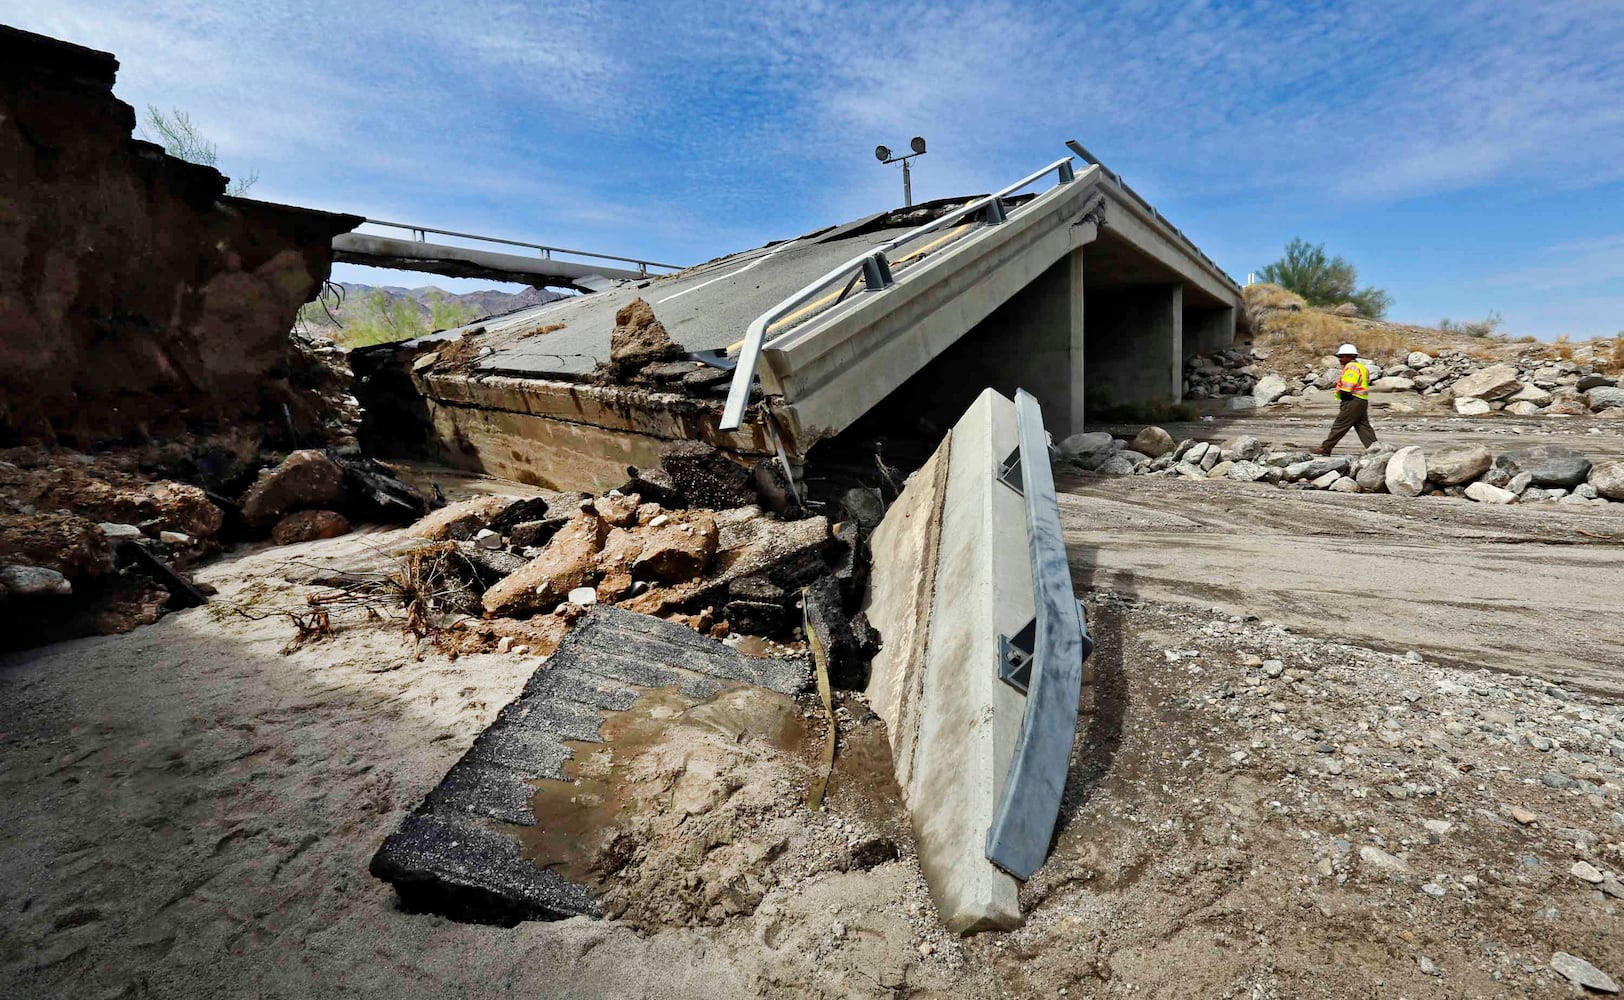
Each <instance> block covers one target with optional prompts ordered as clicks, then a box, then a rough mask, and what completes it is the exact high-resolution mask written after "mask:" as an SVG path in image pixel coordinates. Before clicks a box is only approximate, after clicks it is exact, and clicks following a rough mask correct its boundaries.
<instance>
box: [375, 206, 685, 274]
mask: <svg viewBox="0 0 1624 1000" xmlns="http://www.w3.org/2000/svg"><path fill="white" fill-rule="evenodd" d="M363 225H369V226H384V227H386V228H389V229H404V230H406V231H407V232H409V233H411V234H412V236H411V238H412V240H413V241H414V242H417V243H427V242H428V234H429V233H434V234H435V235H436V236H454V237H456V238H457V239H461V240H478V241H479V242H481V243H499V244H501V245H503V246H510V247H524V248H526V249H528V250H535V251H538V252H539V254H540V256H541V258H542V259H543V260H552V259H553V254H555V253H557V254H567V255H568V256H571V257H588V258H591V259H593V260H612V261H616V262H618V263H622V264H635V265H637V271H638V273H639V274H645V275H646V274H648V273H649V268H651V267H657V268H661V269H663V270H667V271H680V270H682V265H681V264H661V263H659V262H657V261H652V260H642V259H640V258H637V257H619V256H616V255H615V254H609V253H594V252H593V251H591V250H571V249H569V248H567V247H555V246H548V245H547V244H545V243H526V242H524V241H523V240H509V239H503V238H501V237H498V236H479V235H477V234H475V233H459V232H457V231H456V230H454V229H435V228H433V227H431V226H416V225H412V224H410V223H406V222H385V221H384V220H382V219H367V220H366V221H365V222H364V223H363Z"/></svg>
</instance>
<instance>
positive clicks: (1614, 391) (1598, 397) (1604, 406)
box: [1585, 385, 1624, 410]
mask: <svg viewBox="0 0 1624 1000" xmlns="http://www.w3.org/2000/svg"><path fill="white" fill-rule="evenodd" d="M1585 402H1586V403H1588V404H1590V408H1591V409H1592V410H1610V409H1612V408H1614V407H1618V406H1624V389H1618V388H1615V387H1613V386H1608V385H1602V386H1597V387H1596V388H1594V389H1591V390H1589V391H1588V392H1586V393H1585Z"/></svg>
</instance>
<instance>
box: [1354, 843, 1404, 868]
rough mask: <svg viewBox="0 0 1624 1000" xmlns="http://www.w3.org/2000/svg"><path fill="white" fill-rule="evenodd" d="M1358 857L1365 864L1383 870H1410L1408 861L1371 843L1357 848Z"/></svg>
mask: <svg viewBox="0 0 1624 1000" xmlns="http://www.w3.org/2000/svg"><path fill="white" fill-rule="evenodd" d="M1359 858H1360V860H1362V861H1363V862H1364V863H1365V864H1367V865H1370V866H1371V867H1373V868H1380V869H1383V870H1385V871H1395V872H1407V871H1409V870H1410V865H1409V862H1407V861H1405V860H1404V859H1403V858H1400V857H1398V856H1396V855H1392V854H1389V853H1387V852H1386V851H1384V850H1382V849H1381V848H1379V847H1376V846H1374V845H1372V844H1366V845H1364V846H1363V847H1361V848H1359Z"/></svg>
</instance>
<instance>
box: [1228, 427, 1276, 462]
mask: <svg viewBox="0 0 1624 1000" xmlns="http://www.w3.org/2000/svg"><path fill="white" fill-rule="evenodd" d="M1219 450H1220V451H1221V452H1222V453H1223V458H1225V459H1226V460H1228V461H1231V462H1236V463H1241V462H1256V461H1257V460H1258V459H1260V458H1262V457H1263V456H1264V454H1265V453H1267V452H1268V448H1267V447H1265V446H1264V444H1263V442H1262V441H1260V440H1258V439H1257V438H1255V437H1253V436H1252V435H1250V434H1242V435H1240V436H1239V437H1232V438H1230V439H1229V440H1228V441H1225V442H1224V443H1223V444H1222V445H1219Z"/></svg>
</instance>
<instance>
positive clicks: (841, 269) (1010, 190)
mask: <svg viewBox="0 0 1624 1000" xmlns="http://www.w3.org/2000/svg"><path fill="white" fill-rule="evenodd" d="M1071 161H1072V158H1071V157H1069V156H1068V157H1065V158H1064V159H1060V160H1056V161H1055V162H1053V163H1051V164H1049V165H1048V166H1046V167H1044V168H1043V169H1042V170H1038V171H1035V172H1033V173H1031V174H1028V175H1027V176H1025V177H1023V178H1021V179H1020V180H1018V181H1016V182H1015V183H1013V184H1011V185H1009V186H1008V187H1006V188H1004V189H1002V190H1000V191H996V192H994V193H992V194H990V195H987V196H986V197H985V198H978V199H976V200H975V201H972V202H969V203H968V204H965V205H963V206H961V207H959V208H957V209H955V210H953V211H951V212H948V213H947V214H945V215H942V216H940V217H938V218H936V219H934V220H932V221H930V222H927V223H925V224H924V225H922V226H919V227H917V228H915V229H910V230H908V231H907V232H906V233H903V234H902V235H901V236H898V237H896V238H895V239H892V240H889V241H887V242H885V243H882V244H881V245H880V246H878V247H876V248H874V249H872V250H865V251H864V252H863V253H861V254H859V255H858V256H856V257H853V258H852V259H851V260H848V261H846V262H845V263H843V264H841V265H839V266H838V267H835V268H833V269H831V270H830V271H829V272H827V273H826V274H824V275H822V276H821V277H819V278H817V279H816V280H814V281H812V282H810V283H809V284H807V285H806V286H805V287H804V288H802V289H800V290H799V291H797V292H795V293H794V294H792V295H790V296H789V297H788V298H785V299H783V300H782V301H780V302H779V303H778V304H777V305H775V306H773V307H772V308H771V309H768V310H767V311H766V312H764V313H762V314H761V315H760V316H757V317H756V318H755V320H753V321H752V322H751V323H750V327H749V329H748V330H746V331H745V335H744V341H743V345H742V346H741V348H740V350H739V363H738V366H737V367H736V368H734V369H733V382H732V384H731V385H730V386H729V388H728V391H727V404H726V405H725V406H724V407H723V408H722V422H721V425H720V427H721V429H722V430H724V431H730V430H737V429H738V427H739V425H740V424H742V423H743V422H744V411H745V408H746V407H747V406H748V405H749V403H750V390H751V387H752V386H754V384H755V379H756V367H757V365H759V364H760V362H761V352H762V349H763V348H764V347H765V346H766V341H767V331H768V329H769V328H770V327H772V326H773V324H775V323H777V322H778V321H779V320H781V319H783V318H784V317H785V316H787V315H789V314H790V313H792V312H794V311H795V310H796V309H798V308H800V307H802V306H804V305H806V304H807V303H808V302H811V301H812V300H813V299H814V298H816V297H817V296H818V293H819V292H822V291H824V290H825V289H827V288H829V287H830V286H832V285H834V284H836V283H837V282H844V283H845V288H844V289H843V290H842V292H841V296H840V297H841V298H844V296H845V295H846V294H847V293H849V292H850V291H851V290H852V289H853V288H854V287H855V286H856V284H857V282H858V280H861V281H862V282H863V283H864V286H865V289H866V290H867V291H871V292H878V291H883V290H884V289H886V288H889V287H891V286H892V285H893V284H894V283H895V279H894V278H893V277H892V274H891V259H890V257H889V256H887V254H888V252H889V251H891V250H894V249H896V248H897V247H900V246H903V245H904V244H907V243H911V242H913V241H914V240H917V239H919V238H920V237H922V236H926V235H929V234H930V233H933V232H936V231H938V230H942V229H946V228H948V227H949V226H952V225H955V224H956V223H959V222H961V221H963V220H965V219H968V218H971V217H973V216H976V215H978V214H979V215H983V216H984V225H986V226H996V225H999V224H1001V223H1003V222H1004V221H1005V209H1004V203H1003V200H1004V199H1005V198H1007V197H1009V196H1010V195H1012V194H1014V193H1016V192H1017V191H1020V190H1022V189H1023V188H1026V187H1030V186H1031V185H1033V184H1035V183H1037V182H1038V181H1040V180H1042V179H1043V178H1044V177H1047V176H1048V175H1049V174H1056V175H1057V178H1058V179H1057V180H1056V186H1059V185H1061V184H1069V183H1071V182H1072V181H1073V180H1075V179H1076V173H1075V171H1073V169H1072V164H1071ZM837 301H838V300H837Z"/></svg>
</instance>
